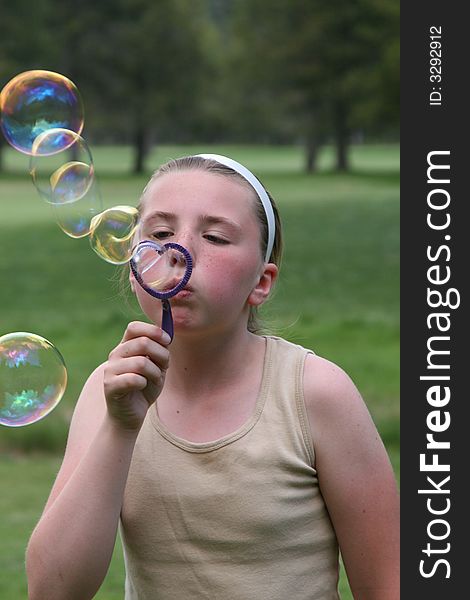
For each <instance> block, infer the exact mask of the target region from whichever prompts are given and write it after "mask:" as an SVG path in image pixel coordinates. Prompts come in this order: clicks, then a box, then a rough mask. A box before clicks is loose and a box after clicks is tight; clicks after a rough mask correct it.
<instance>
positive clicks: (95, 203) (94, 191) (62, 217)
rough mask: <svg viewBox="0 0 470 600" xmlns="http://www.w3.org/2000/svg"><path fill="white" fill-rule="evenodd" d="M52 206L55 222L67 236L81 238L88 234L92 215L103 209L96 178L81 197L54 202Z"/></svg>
mask: <svg viewBox="0 0 470 600" xmlns="http://www.w3.org/2000/svg"><path fill="white" fill-rule="evenodd" d="M53 208H54V214H55V219H56V222H57V224H58V225H59V227H60V228H61V229H62V231H63V232H64V233H66V234H67V235H68V236H69V237H71V238H82V237H85V236H87V235H89V233H90V229H91V222H92V220H93V217H95V216H97V215H99V214H100V213H101V211H102V210H103V201H102V199H101V194H100V192H99V188H98V184H97V182H96V179H93V181H92V183H91V185H90V186H89V187H88V189H87V191H86V193H85V194H84V196H83V197H81V198H79V199H78V200H75V201H74V202H65V203H63V204H54V206H53Z"/></svg>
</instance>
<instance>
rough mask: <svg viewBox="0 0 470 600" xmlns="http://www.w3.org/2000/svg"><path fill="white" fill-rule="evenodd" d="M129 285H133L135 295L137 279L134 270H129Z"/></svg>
mask: <svg viewBox="0 0 470 600" xmlns="http://www.w3.org/2000/svg"><path fill="white" fill-rule="evenodd" d="M129 283H130V285H131V290H132V293H133V294H135V277H134V273H133V272H132V269H129Z"/></svg>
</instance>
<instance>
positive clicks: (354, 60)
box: [234, 0, 398, 170]
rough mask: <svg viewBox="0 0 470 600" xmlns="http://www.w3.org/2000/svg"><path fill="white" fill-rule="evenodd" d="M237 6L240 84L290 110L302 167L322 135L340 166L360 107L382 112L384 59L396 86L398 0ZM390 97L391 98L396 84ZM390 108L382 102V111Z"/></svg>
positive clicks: (254, 1)
mask: <svg viewBox="0 0 470 600" xmlns="http://www.w3.org/2000/svg"><path fill="white" fill-rule="evenodd" d="M236 7H237V10H236V12H235V18H234V30H235V35H236V37H237V38H238V40H239V41H238V55H237V56H238V60H239V64H240V69H241V70H243V72H244V73H245V74H246V79H245V82H246V84H248V82H252V83H251V85H253V82H256V85H257V87H258V88H263V89H264V90H269V95H270V97H271V99H272V101H273V102H275V103H276V105H277V106H278V107H281V110H282V112H283V113H284V114H289V115H295V122H296V125H297V131H298V132H303V138H304V141H305V146H306V166H307V169H308V170H313V169H314V168H315V156H316V152H317V150H318V148H319V146H320V145H321V144H322V143H324V141H325V140H326V139H327V138H333V141H334V144H335V147H336V168H337V169H338V170H346V169H347V168H348V152H347V150H348V145H349V139H350V133H351V129H352V127H358V126H360V125H361V122H360V120H359V119H360V117H361V116H362V117H363V118H364V115H365V112H364V110H362V111H361V110H360V107H363V106H365V105H367V106H368V107H369V110H370V109H371V107H373V108H374V110H373V111H372V112H373V113H375V114H376V116H378V115H380V114H383V111H382V110H381V109H379V107H378V102H379V101H380V102H384V100H385V98H386V96H384V95H383V93H378V92H379V91H381V92H383V90H384V89H385V88H384V87H383V85H382V86H381V81H382V84H383V80H382V79H381V76H380V72H381V69H382V67H383V65H384V64H386V65H387V67H388V69H389V71H390V80H389V83H388V90H389V92H390V89H391V88H392V87H393V86H395V87H396V86H397V82H398V77H397V76H396V75H395V74H396V72H397V71H398V62H396V63H395V62H394V58H395V56H396V54H395V53H396V49H397V48H398V44H397V39H398V0H329V1H328V2H324V1H323V0H272V1H271V2H269V3H266V2H264V1H263V0H240V1H239V2H238V3H237V4H236ZM386 87H387V86H386ZM255 93H259V91H258V92H255ZM392 95H393V97H394V98H395V97H398V94H397V93H396V90H395V89H394V90H393V94H392ZM371 98H374V101H371ZM265 108H266V110H270V108H271V107H270V106H269V105H266V107H265ZM395 110H396V112H397V113H398V106H397V105H390V103H389V113H390V112H393V111H395Z"/></svg>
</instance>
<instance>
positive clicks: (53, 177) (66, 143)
mask: <svg viewBox="0 0 470 600" xmlns="http://www.w3.org/2000/svg"><path fill="white" fill-rule="evenodd" d="M57 148H59V149H58V150H57ZM29 172H30V174H31V177H32V179H33V183H34V185H35V187H36V189H37V190H38V192H39V195H40V196H41V197H42V198H43V199H44V200H46V202H49V203H51V204H55V205H59V204H66V203H68V202H76V201H78V200H80V199H81V198H84V197H85V196H86V194H87V192H88V190H89V188H90V186H91V185H92V183H93V180H94V172H95V171H94V165H93V158H92V156H91V152H90V149H89V148H88V145H87V143H86V142H85V140H84V139H83V138H82V137H81V136H80V135H79V134H78V133H75V132H74V131H71V130H69V129H63V128H60V127H55V128H53V129H48V130H47V131H43V132H42V133H41V134H40V135H38V137H37V138H36V139H35V140H34V142H33V146H32V149H31V159H30V165H29Z"/></svg>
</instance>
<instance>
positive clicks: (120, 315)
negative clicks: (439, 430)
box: [0, 146, 399, 600]
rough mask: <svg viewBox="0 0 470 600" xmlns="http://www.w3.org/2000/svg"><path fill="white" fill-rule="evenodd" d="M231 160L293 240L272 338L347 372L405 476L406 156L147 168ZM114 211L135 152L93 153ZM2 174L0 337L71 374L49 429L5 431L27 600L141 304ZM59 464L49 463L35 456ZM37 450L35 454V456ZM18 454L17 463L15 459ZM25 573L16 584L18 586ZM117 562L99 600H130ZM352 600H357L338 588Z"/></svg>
mask: <svg viewBox="0 0 470 600" xmlns="http://www.w3.org/2000/svg"><path fill="white" fill-rule="evenodd" d="M202 151H213V152H220V153H225V154H228V155H230V156H233V157H234V158H236V159H238V160H240V161H241V162H244V163H245V164H247V165H248V166H250V167H251V168H252V169H253V170H254V171H255V172H256V173H257V174H258V175H259V176H260V177H261V178H262V179H263V181H264V183H265V184H266V185H267V187H268V188H269V190H270V191H271V192H272V194H273V195H274V197H275V199H276V201H277V203H278V205H279V208H280V212H281V217H282V220H283V224H284V232H285V242H286V247H285V254H284V262H283V265H282V269H281V278H280V283H279V285H278V287H277V290H276V293H275V295H274V297H273V298H272V300H271V301H270V303H269V305H268V306H267V308H266V310H265V311H264V316H265V317H266V319H267V321H268V322H269V323H271V324H272V325H273V328H274V330H275V332H276V333H278V334H280V335H282V336H284V337H286V338H287V339H290V340H293V341H295V342H297V343H301V344H303V345H305V346H308V347H310V348H312V349H314V350H315V351H316V352H317V353H318V354H320V355H322V356H325V357H327V358H329V359H330V360H333V361H334V362H337V363H338V364H339V365H341V366H342V367H343V368H344V369H345V370H346V371H347V372H348V373H349V374H350V376H351V377H352V378H353V380H354V381H355V383H356V385H357V386H358V388H359V389H360V391H361V393H362V394H363V396H364V399H365V401H366V403H367V405H368V407H369V409H370V411H371V414H372V416H373V418H374V420H375V422H376V424H377V426H378V428H379V431H380V433H381V435H382V437H383V439H384V441H385V443H386V446H387V450H388V451H389V454H390V456H391V459H392V463H393V466H394V469H395V473H396V475H397V478H398V477H399V456H398V444H399V402H398V397H399V312H398V297H399V234H398V222H399V204H398V166H399V158H398V156H399V155H398V148H397V147H394V146H375V147H370V146H361V147H357V148H354V150H353V154H352V161H351V162H352V165H353V167H354V169H353V171H352V172H351V173H350V174H343V175H337V174H334V173H333V172H332V171H331V165H332V151H331V149H330V148H325V150H324V152H323V153H322V155H321V157H320V166H321V170H320V172H319V173H318V174H316V175H306V174H303V173H302V171H301V169H302V164H303V155H302V152H301V150H299V149H298V148H295V147H280V148H273V147H244V146H231V147H226V146H217V147H210V148H208V147H207V146H205V147H203V146H192V147H184V148H182V147H163V148H159V149H157V150H156V151H154V152H153V154H152V156H151V157H150V159H149V161H148V165H149V166H150V165H152V166H157V165H158V164H159V163H161V162H162V161H163V160H165V159H166V158H168V157H171V156H181V155H183V154H189V153H193V152H202ZM93 153H94V156H95V164H96V168H97V174H98V178H99V183H100V189H101V192H102V196H103V203H104V206H106V207H108V206H113V205H117V204H131V205H135V204H136V203H137V201H138V197H139V194H140V192H141V190H142V188H143V187H144V185H145V182H146V179H147V176H145V177H133V176H130V175H128V174H127V172H128V169H129V165H130V164H131V158H132V155H131V152H130V149H128V148H106V147H104V148H100V147H98V148H96V149H93ZM5 164H6V166H7V168H8V171H7V172H6V173H5V174H3V175H0V240H1V246H2V252H0V276H1V282H2V285H1V286H0V307H1V311H0V335H2V334H3V333H7V332H12V331H32V332H35V333H38V334H40V335H43V336H44V337H46V338H48V339H50V340H51V341H52V342H53V343H55V344H56V345H57V347H58V348H59V349H60V351H61V353H62V354H63V356H64V358H65V361H66V363H67V367H68V374H69V383H68V387H67V391H66V393H65V395H64V398H63V400H62V401H61V403H60V404H59V406H58V407H57V408H56V409H55V410H54V412H53V413H51V415H50V416H49V417H48V418H47V419H44V420H43V421H41V422H39V423H36V424H34V425H32V426H30V427H23V428H19V429H8V428H5V427H2V428H0V451H2V452H3V454H4V458H2V460H0V475H1V477H2V483H3V485H2V491H3V493H2V497H1V499H0V502H1V504H0V505H1V507H2V513H1V514H2V518H1V520H0V561H1V564H2V565H5V567H4V568H3V569H2V571H0V598H2V600H3V599H5V600H9V599H10V598H11V599H12V600H13V599H15V600H16V599H17V598H25V597H26V591H25V589H26V588H25V582H24V576H21V577H19V576H18V574H19V573H21V572H22V570H23V566H22V564H23V557H24V548H25V546H26V542H27V539H28V536H29V534H30V532H31V530H32V528H33V526H34V524H35V522H36V521H37V519H38V517H39V515H40V511H41V509H42V506H43V504H44V502H45V500H46V498H47V494H48V490H49V489H50V486H51V484H52V481H53V478H54V475H55V472H56V471H57V468H58V459H57V458H56V455H57V454H59V453H61V452H62V451H63V448H64V444H65V439H66V431H67V426H68V422H69V420H70V416H71V414H72V411H73V407H74V405H75V402H76V399H77V397H78V394H79V392H80V389H81V387H82V385H83V383H84V381H85V379H86V377H87V376H88V374H89V373H90V372H91V371H92V370H93V368H94V367H95V366H96V365H97V364H99V363H100V362H102V361H103V360H104V359H105V358H106V356H107V354H108V352H109V351H110V350H111V349H112V348H113V347H114V345H115V344H116V343H117V342H118V341H119V340H120V338H121V336H122V331H123V329H124V328H125V326H126V324H127V322H128V321H129V320H130V319H134V318H139V316H140V315H139V312H138V310H137V308H136V306H135V304H131V305H127V304H126V303H125V302H124V301H123V299H122V297H121V296H120V295H119V293H118V290H117V287H116V282H115V281H113V279H115V277H116V273H117V271H118V269H117V268H116V267H113V266H112V265H109V264H107V263H105V262H103V261H102V260H100V259H99V258H98V257H97V256H96V255H95V254H94V253H93V251H92V250H91V248H90V246H89V244H88V241H87V240H86V239H84V240H72V239H70V238H68V237H67V236H65V235H64V234H63V233H62V232H61V230H60V229H59V228H58V227H57V226H56V225H55V223H54V220H53V214H52V212H51V209H50V207H49V206H48V205H46V204H45V203H44V202H43V201H42V200H40V199H39V197H38V196H37V195H36V192H35V190H34V188H33V186H32V184H31V182H30V180H29V176H28V175H27V170H28V159H27V157H24V156H22V155H19V154H17V153H14V152H12V151H10V152H7V153H6V155H5ZM44 450H47V451H50V452H53V453H56V454H50V455H40V456H38V455H37V454H36V453H37V452H38V451H44ZM27 451H31V452H32V454H30V455H27V454H25V452H27ZM20 454H21V456H19V455H20ZM12 456H16V457H17V458H15V459H13V458H11V457H12ZM14 574H16V575H14ZM122 582H123V565H122V557H121V554H120V549H119V548H118V549H117V551H116V554H115V557H114V559H113V563H112V567H111V569H110V572H109V575H108V578H107V580H106V584H105V586H104V587H103V589H102V590H101V591H100V594H99V595H98V596H97V597H98V598H99V599H100V600H113V599H114V598H116V599H117V598H122ZM341 585H342V590H343V594H344V595H343V598H345V599H346V600H347V599H348V598H350V595H349V592H347V591H345V590H346V589H347V585H346V583H345V581H344V577H343V579H342V584H341Z"/></svg>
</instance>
